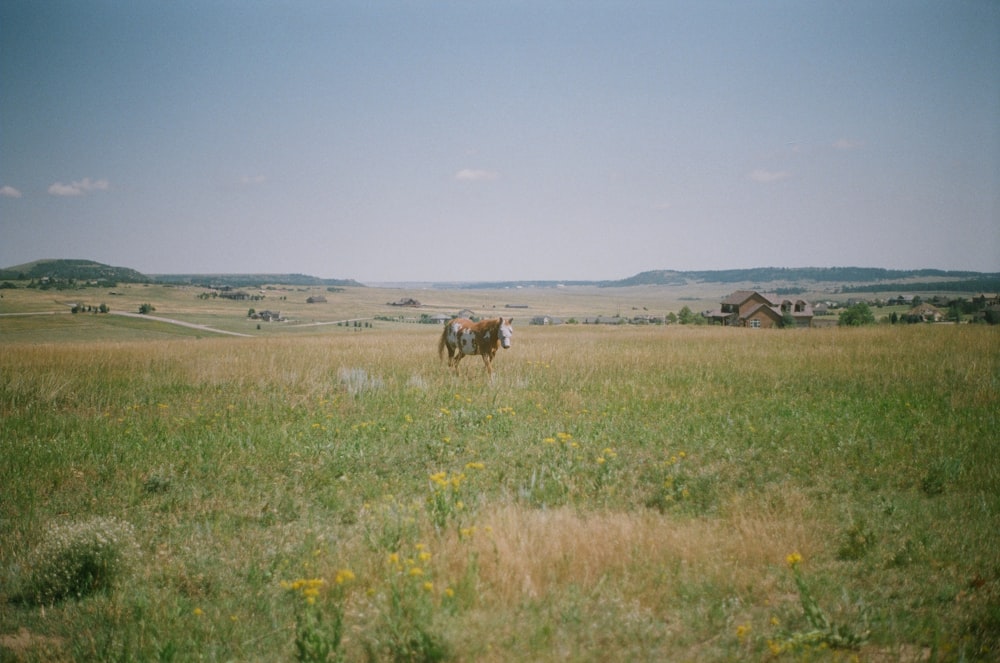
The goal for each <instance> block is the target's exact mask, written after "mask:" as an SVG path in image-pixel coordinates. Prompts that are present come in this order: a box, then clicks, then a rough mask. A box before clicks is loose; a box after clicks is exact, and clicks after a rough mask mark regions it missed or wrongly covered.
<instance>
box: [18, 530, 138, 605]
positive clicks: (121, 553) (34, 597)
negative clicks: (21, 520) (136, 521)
mask: <svg viewBox="0 0 1000 663" xmlns="http://www.w3.org/2000/svg"><path fill="white" fill-rule="evenodd" d="M137 554H138V546H137V545H136V543H135V534H134V531H133V529H132V525H130V524H129V523H127V522H122V521H119V520H116V519H114V518H92V519H90V520H85V521H80V522H72V523H67V524H60V525H54V526H52V527H51V528H50V529H49V530H48V531H47V532H46V533H45V537H44V538H43V540H42V542H41V543H40V544H39V545H38V547H37V548H35V549H34V550H33V551H32V552H31V554H30V555H29V557H28V564H27V567H28V575H27V577H26V578H25V580H24V582H23V584H22V587H21V589H20V591H19V592H18V593H17V594H16V596H15V600H19V601H22V602H26V603H35V604H46V603H53V602H55V601H59V600H62V599H66V598H80V597H83V596H86V595H88V594H92V593H94V592H99V591H105V590H107V589H110V588H111V586H112V585H113V584H114V582H115V580H116V579H117V578H118V577H120V576H121V575H123V573H124V572H125V571H126V570H127V568H128V566H129V565H130V564H131V562H132V561H133V560H134V558H135V557H136V556H137Z"/></svg>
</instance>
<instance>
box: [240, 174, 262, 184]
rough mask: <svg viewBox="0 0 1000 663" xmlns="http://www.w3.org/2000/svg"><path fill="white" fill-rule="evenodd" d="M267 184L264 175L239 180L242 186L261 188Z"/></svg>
mask: <svg viewBox="0 0 1000 663" xmlns="http://www.w3.org/2000/svg"><path fill="white" fill-rule="evenodd" d="M266 182H267V177H265V176H264V175H251V176H246V177H242V178H240V184H242V185H243V186H261V185H263V184H264V183H266Z"/></svg>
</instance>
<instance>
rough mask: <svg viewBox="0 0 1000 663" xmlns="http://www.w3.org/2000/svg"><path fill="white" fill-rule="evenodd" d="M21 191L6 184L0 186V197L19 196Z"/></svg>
mask: <svg viewBox="0 0 1000 663" xmlns="http://www.w3.org/2000/svg"><path fill="white" fill-rule="evenodd" d="M20 197H21V192H20V191H18V190H17V189H15V188H14V187H12V186H9V185H7V184H5V185H3V186H0V198H20Z"/></svg>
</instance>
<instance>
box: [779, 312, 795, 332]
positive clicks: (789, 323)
mask: <svg viewBox="0 0 1000 663" xmlns="http://www.w3.org/2000/svg"><path fill="white" fill-rule="evenodd" d="M798 324H799V323H798V322H796V321H795V316H794V315H792V312H791V311H785V312H784V313H782V314H781V327H782V329H795V328H796V327H797V326H798Z"/></svg>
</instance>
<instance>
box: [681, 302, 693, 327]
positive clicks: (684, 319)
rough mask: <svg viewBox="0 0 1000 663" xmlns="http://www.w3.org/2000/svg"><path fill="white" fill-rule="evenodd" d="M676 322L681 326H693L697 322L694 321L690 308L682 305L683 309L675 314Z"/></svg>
mask: <svg viewBox="0 0 1000 663" xmlns="http://www.w3.org/2000/svg"><path fill="white" fill-rule="evenodd" d="M677 320H678V322H680V323H681V324H682V325H693V324H696V323H697V322H698V321H697V320H696V319H695V315H694V311H692V310H691V307H690V306H688V305H686V304H685V305H684V308H682V309H681V310H680V313H678V314H677Z"/></svg>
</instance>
